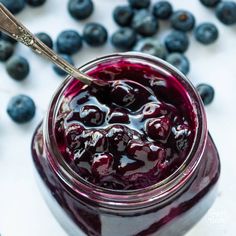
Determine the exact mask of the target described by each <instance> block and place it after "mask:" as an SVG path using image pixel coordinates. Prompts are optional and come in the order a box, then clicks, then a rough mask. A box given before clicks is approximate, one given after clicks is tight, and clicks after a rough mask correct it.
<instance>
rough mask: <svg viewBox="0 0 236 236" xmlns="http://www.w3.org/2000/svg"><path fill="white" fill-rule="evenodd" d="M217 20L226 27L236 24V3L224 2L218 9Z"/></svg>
mask: <svg viewBox="0 0 236 236" xmlns="http://www.w3.org/2000/svg"><path fill="white" fill-rule="evenodd" d="M216 16H217V18H218V19H219V20H220V21H221V22H222V23H223V24H225V25H232V24H235V23H236V3H235V2H233V1H224V2H221V3H219V4H218V5H217V7H216Z"/></svg>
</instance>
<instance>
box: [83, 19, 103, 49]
mask: <svg viewBox="0 0 236 236" xmlns="http://www.w3.org/2000/svg"><path fill="white" fill-rule="evenodd" d="M107 37H108V33H107V30H106V28H105V27H104V26H102V25H101V24H98V23H88V24H86V25H85V26H84V30H83V38H84V40H85V42H86V43H87V44H89V45H90V46H93V47H97V46H102V45H103V44H105V43H106V41H107Z"/></svg>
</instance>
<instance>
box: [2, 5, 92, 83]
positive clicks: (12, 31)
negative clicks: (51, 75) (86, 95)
mask: <svg viewBox="0 0 236 236" xmlns="http://www.w3.org/2000/svg"><path fill="white" fill-rule="evenodd" d="M0 31H3V32H4V33H6V34H7V35H9V36H10V37H12V38H14V39H15V40H17V41H19V42H21V43H23V44H24V45H26V46H27V47H29V48H31V49H32V50H33V51H35V52H36V53H38V54H40V55H42V56H45V57H46V58H48V59H49V60H50V61H52V62H53V63H54V64H56V65H57V66H59V67H60V68H61V69H62V70H64V71H65V72H67V73H68V74H69V75H71V76H73V77H74V78H76V79H79V80H80V81H82V82H83V83H85V84H88V85H90V84H91V83H92V79H91V78H90V77H89V76H87V75H85V74H83V73H81V72H80V71H79V70H78V69H76V68H75V67H74V66H72V65H71V64H69V63H68V62H67V61H65V60H64V59H63V58H61V57H60V56H58V55H57V54H56V53H55V52H54V51H53V50H51V49H50V48H49V47H47V46H46V45H45V44H44V43H43V42H42V41H41V40H39V39H38V38H37V37H35V36H34V35H33V34H32V33H31V32H30V31H29V30H28V29H27V28H26V27H25V26H24V25H23V24H21V23H20V22H19V21H18V20H17V19H16V18H15V17H14V16H13V15H12V14H11V13H10V12H9V11H8V10H7V9H6V7H4V6H3V4H2V3H0Z"/></svg>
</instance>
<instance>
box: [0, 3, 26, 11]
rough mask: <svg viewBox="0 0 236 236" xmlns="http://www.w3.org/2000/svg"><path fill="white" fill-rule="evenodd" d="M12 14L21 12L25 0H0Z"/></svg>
mask: <svg viewBox="0 0 236 236" xmlns="http://www.w3.org/2000/svg"><path fill="white" fill-rule="evenodd" d="M0 3H2V4H3V5H4V6H5V7H6V8H7V9H8V10H9V11H10V12H11V13H12V14H17V13H19V12H21V11H22V10H23V9H24V7H25V0H0Z"/></svg>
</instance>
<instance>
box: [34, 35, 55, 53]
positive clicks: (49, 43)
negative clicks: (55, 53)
mask: <svg viewBox="0 0 236 236" xmlns="http://www.w3.org/2000/svg"><path fill="white" fill-rule="evenodd" d="M35 36H36V37H37V38H39V39H40V40H41V41H42V42H43V43H44V44H46V45H47V46H48V47H49V48H51V49H52V48H53V41H52V38H51V37H50V36H49V35H48V34H46V33H43V32H42V33H37V34H35Z"/></svg>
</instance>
